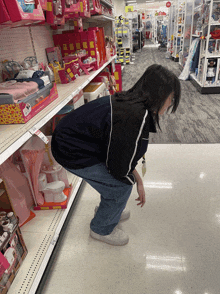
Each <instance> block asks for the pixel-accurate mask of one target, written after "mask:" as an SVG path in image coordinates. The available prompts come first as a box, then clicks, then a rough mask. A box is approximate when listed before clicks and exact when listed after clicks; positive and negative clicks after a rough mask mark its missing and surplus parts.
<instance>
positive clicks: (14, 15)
mask: <svg viewBox="0 0 220 294" xmlns="http://www.w3.org/2000/svg"><path fill="white" fill-rule="evenodd" d="M48 1H49V0H48ZM4 3H5V6H6V8H7V11H8V13H9V16H10V19H11V21H12V24H11V27H18V26H21V25H30V24H37V23H40V22H43V21H45V17H44V13H43V10H42V7H41V4H40V2H39V1H37V0H33V1H31V3H29V2H28V3H27V2H25V1H24V0H4Z"/></svg>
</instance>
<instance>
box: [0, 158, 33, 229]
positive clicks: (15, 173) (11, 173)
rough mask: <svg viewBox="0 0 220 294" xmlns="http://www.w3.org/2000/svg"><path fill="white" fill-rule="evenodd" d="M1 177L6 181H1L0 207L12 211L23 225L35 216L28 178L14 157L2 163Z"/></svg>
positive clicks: (0, 167)
mask: <svg viewBox="0 0 220 294" xmlns="http://www.w3.org/2000/svg"><path fill="white" fill-rule="evenodd" d="M0 177H1V178H2V179H3V181H4V182H3V183H0V191H1V197H0V204H1V205H0V207H1V209H4V210H5V211H7V212H11V211H12V212H13V213H14V214H15V216H16V217H18V220H19V226H23V225H24V224H25V223H26V222H28V221H30V220H31V219H32V218H33V217H35V214H34V213H33V212H32V211H31V210H30V206H31V205H32V203H33V202H32V201H31V200H32V194H31V189H30V186H29V184H28V181H27V178H26V177H25V175H24V173H22V172H21V171H20V170H19V169H18V168H17V166H16V165H15V164H14V163H13V159H12V158H8V159H7V160H6V161H5V162H4V163H2V164H1V165H0ZM12 183H13V184H12Z"/></svg>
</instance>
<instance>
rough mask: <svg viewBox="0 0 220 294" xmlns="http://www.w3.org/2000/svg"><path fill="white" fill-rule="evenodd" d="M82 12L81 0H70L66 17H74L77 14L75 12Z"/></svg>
mask: <svg viewBox="0 0 220 294" xmlns="http://www.w3.org/2000/svg"><path fill="white" fill-rule="evenodd" d="M78 12H80V2H79V0H74V1H71V0H68V1H66V5H65V18H72V17H71V16H75V13H78Z"/></svg>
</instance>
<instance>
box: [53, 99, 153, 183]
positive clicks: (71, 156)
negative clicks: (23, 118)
mask: <svg viewBox="0 0 220 294" xmlns="http://www.w3.org/2000/svg"><path fill="white" fill-rule="evenodd" d="M150 131H151V132H156V128H155V125H154V122H153V118H152V116H151V115H150V113H149V112H148V111H147V110H146V109H144V107H143V104H140V103H139V104H135V105H132V106H131V105H130V104H129V103H128V102H126V101H117V99H116V98H115V96H114V95H113V96H105V97H102V98H99V99H96V100H93V101H91V102H89V103H87V104H85V105H83V106H81V107H79V108H77V109H76V110H74V111H72V112H71V113H69V114H68V115H66V116H65V117H64V118H63V119H62V120H61V121H60V122H59V124H58V125H57V126H56V129H55V131H54V133H53V136H52V142H51V149H52V154H53V156H54V158H55V159H56V161H57V162H58V163H59V164H61V165H62V166H63V167H64V168H65V167H66V168H69V169H81V168H84V167H89V166H92V165H95V164H98V163H100V162H103V163H105V164H106V167H107V168H108V170H109V172H110V174H112V175H113V176H114V177H115V178H116V179H118V180H120V181H122V182H124V183H127V184H129V185H133V184H134V183H135V178H134V176H133V174H132V171H133V170H134V169H135V167H136V165H137V162H138V160H139V159H140V158H141V157H142V156H143V155H144V154H145V152H146V151H147V146H148V137H149V132H150Z"/></svg>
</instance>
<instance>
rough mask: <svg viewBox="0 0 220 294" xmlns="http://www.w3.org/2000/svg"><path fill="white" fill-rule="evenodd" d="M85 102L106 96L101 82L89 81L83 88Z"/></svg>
mask: <svg viewBox="0 0 220 294" xmlns="http://www.w3.org/2000/svg"><path fill="white" fill-rule="evenodd" d="M83 95H84V100H85V103H88V102H90V101H92V100H95V99H98V98H100V97H103V96H106V86H105V84H104V83H101V82H91V83H90V84H88V85H87V86H86V87H85V88H84V89H83Z"/></svg>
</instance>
